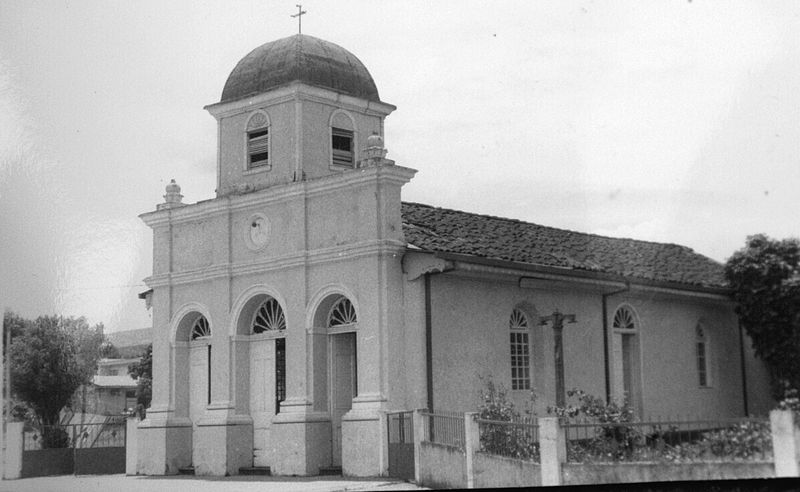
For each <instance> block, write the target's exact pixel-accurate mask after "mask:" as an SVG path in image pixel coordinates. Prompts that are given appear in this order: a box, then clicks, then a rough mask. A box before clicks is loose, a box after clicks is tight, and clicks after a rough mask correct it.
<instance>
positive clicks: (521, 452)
mask: <svg viewBox="0 0 800 492" xmlns="http://www.w3.org/2000/svg"><path fill="white" fill-rule="evenodd" d="M480 398H481V404H480V405H479V406H478V419H481V420H491V421H495V422H508V423H509V425H504V424H493V423H482V424H481V425H480V443H481V450H482V451H485V452H487V453H491V454H497V455H500V456H509V457H512V458H520V459H529V460H537V461H538V459H539V442H538V439H537V435H536V431H535V428H532V427H529V426H525V425H511V424H512V423H521V422H527V423H530V418H531V417H533V416H534V415H535V412H534V411H533V403H534V402H535V400H536V395H535V393H534V391H533V390H531V394H530V401H529V404H528V408H526V409H525V414H526V417H527V419H525V418H523V417H522V416H521V415H520V413H519V411H518V410H517V409H516V408H515V407H514V403H513V402H511V401H509V400H508V398H507V397H506V390H505V388H504V387H503V386H502V385H500V386H496V385H495V384H494V381H492V379H491V378H489V379H488V380H487V381H486V387H485V388H484V389H481V391H480Z"/></svg>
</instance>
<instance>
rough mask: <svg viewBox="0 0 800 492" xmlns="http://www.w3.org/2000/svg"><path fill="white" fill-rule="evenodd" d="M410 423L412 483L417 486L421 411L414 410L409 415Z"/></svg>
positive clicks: (421, 425)
mask: <svg viewBox="0 0 800 492" xmlns="http://www.w3.org/2000/svg"><path fill="white" fill-rule="evenodd" d="M411 423H412V425H413V427H414V482H416V483H417V484H421V483H422V482H421V481H420V477H421V476H422V475H421V474H420V466H421V463H420V459H419V451H420V449H419V448H420V442H422V432H423V430H424V429H423V426H424V424H423V421H422V409H419V408H418V409H416V410H414V413H413V414H412V415H411Z"/></svg>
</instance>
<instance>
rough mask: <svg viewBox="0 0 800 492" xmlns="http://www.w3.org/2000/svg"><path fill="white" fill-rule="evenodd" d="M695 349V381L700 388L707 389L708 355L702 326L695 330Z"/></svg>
mask: <svg viewBox="0 0 800 492" xmlns="http://www.w3.org/2000/svg"><path fill="white" fill-rule="evenodd" d="M695 348H696V355H697V379H698V384H699V385H700V386H701V387H704V388H705V387H708V354H707V346H706V334H705V330H703V327H702V326H698V327H697V328H696V330H695Z"/></svg>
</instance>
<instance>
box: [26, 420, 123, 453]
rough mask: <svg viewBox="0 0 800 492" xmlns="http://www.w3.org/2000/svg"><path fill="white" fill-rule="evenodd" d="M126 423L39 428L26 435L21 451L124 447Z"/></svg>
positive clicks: (98, 423)
mask: <svg viewBox="0 0 800 492" xmlns="http://www.w3.org/2000/svg"><path fill="white" fill-rule="evenodd" d="M125 427H126V423H125V419H124V418H109V419H108V420H106V421H105V422H92V423H84V424H68V425H42V426H39V427H38V428H35V429H33V430H29V431H25V433H24V435H23V443H22V449H23V450H24V451H34V450H39V449H52V448H108V447H124V446H125V438H126V436H125Z"/></svg>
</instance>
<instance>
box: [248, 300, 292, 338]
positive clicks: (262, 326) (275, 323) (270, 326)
mask: <svg viewBox="0 0 800 492" xmlns="http://www.w3.org/2000/svg"><path fill="white" fill-rule="evenodd" d="M285 329H286V317H285V316H284V315H283V309H281V305H280V304H278V301H276V300H275V299H274V298H272V297H270V298H268V299H267V300H266V301H264V302H262V303H261V306H259V307H258V309H257V310H256V312H255V314H254V315H253V323H252V331H253V333H264V332H267V331H281V330H285Z"/></svg>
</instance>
